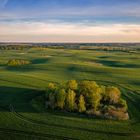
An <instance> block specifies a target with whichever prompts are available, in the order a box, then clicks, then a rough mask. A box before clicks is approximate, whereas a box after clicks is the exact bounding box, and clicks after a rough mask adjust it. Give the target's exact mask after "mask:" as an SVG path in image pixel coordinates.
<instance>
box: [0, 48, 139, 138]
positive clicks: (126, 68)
mask: <svg viewBox="0 0 140 140" xmlns="http://www.w3.org/2000/svg"><path fill="white" fill-rule="evenodd" d="M11 59H27V60H29V61H31V62H32V64H30V65H25V66H20V67H8V66H7V62H8V61H9V60H11ZM71 79H76V80H84V79H87V80H95V81H97V83H101V84H104V85H114V86H117V87H119V88H120V90H121V91H122V94H123V98H124V99H126V100H127V103H128V108H129V115H130V119H129V120H128V121H113V120H103V119H95V118H88V117H85V116H79V115H76V114H71V113H67V114H66V113H62V112H58V111H53V112H51V111H48V112H45V111H43V110H41V109H40V108H37V107H35V106H33V105H32V100H33V99H34V98H35V97H37V96H38V95H39V94H41V92H40V91H41V90H45V89H46V86H47V83H49V82H58V83H60V82H66V81H67V80H71ZM0 139H3V140H5V139H6V140H11V139H12V140H16V139H17V140H19V139H20V140H22V139H23V140H32V139H33V140H42V139H53V140H54V139H56V140H58V139H60V140H63V139H65V140H69V139H71V140H93V139H94V140H138V139H140V52H137V53H134V52H132V53H130V52H122V51H95V50H72V49H71V50H68V49H49V48H48V49H44V50H38V49H35V48H31V49H25V50H0Z"/></svg>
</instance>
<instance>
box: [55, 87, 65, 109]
mask: <svg viewBox="0 0 140 140" xmlns="http://www.w3.org/2000/svg"><path fill="white" fill-rule="evenodd" d="M65 98H66V92H65V89H59V90H58V92H57V94H56V106H57V107H59V108H60V109H63V108H64V105H65Z"/></svg>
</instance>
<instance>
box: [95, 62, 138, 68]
mask: <svg viewBox="0 0 140 140" xmlns="http://www.w3.org/2000/svg"><path fill="white" fill-rule="evenodd" d="M96 62H98V63H101V64H103V65H105V66H110V67H118V68H140V65H136V64H128V63H123V62H118V61H111V60H97V61H96Z"/></svg>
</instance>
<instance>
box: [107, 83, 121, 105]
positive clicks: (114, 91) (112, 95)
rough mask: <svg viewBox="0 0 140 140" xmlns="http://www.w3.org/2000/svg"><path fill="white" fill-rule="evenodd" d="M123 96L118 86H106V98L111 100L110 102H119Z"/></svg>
mask: <svg viewBox="0 0 140 140" xmlns="http://www.w3.org/2000/svg"><path fill="white" fill-rule="evenodd" d="M120 96H121V92H120V90H119V89H118V88H117V87H113V86H111V87H106V91H105V100H107V101H109V103H110V104H116V103H118V101H119V99H120Z"/></svg>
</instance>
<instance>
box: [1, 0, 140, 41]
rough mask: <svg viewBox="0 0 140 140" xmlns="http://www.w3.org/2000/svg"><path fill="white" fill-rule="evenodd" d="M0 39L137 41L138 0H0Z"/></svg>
mask: <svg viewBox="0 0 140 140" xmlns="http://www.w3.org/2000/svg"><path fill="white" fill-rule="evenodd" d="M0 42H87V43H89V42H90V43H92V42H140V0H0Z"/></svg>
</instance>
